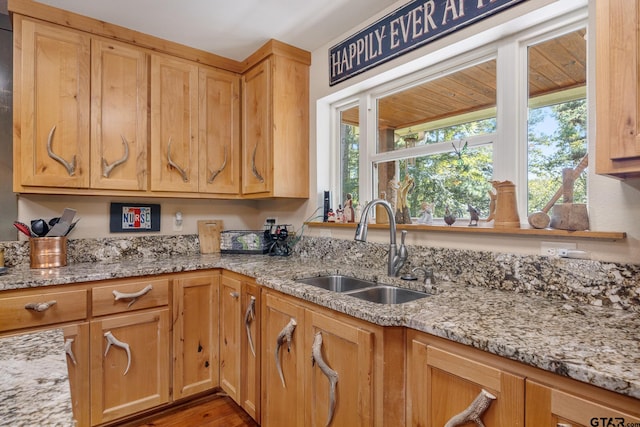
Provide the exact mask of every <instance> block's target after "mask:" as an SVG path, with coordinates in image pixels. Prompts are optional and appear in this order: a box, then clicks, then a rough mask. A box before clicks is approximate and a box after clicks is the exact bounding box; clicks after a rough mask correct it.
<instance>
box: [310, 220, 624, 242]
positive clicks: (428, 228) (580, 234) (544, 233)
mask: <svg viewBox="0 0 640 427" xmlns="http://www.w3.org/2000/svg"><path fill="white" fill-rule="evenodd" d="M305 224H306V225H307V227H317V228H352V229H354V231H355V228H356V225H357V224H355V223H346V224H345V223H335V222H307V223H305ZM397 227H398V230H411V231H424V232H434V231H435V232H443V233H465V234H501V235H509V236H527V237H528V236H532V237H545V238H547V237H549V238H554V237H558V238H565V239H566V238H571V239H597V240H612V241H615V240H624V239H626V238H627V233H625V232H619V231H590V230H586V231H568V230H554V229H550V228H544V229H537V228H529V227H527V228H494V227H488V226H486V225H485V226H483V225H479V226H477V227H469V226H467V225H453V226H448V225H424V224H398V226H397ZM369 228H371V229H385V228H388V225H386V224H369Z"/></svg>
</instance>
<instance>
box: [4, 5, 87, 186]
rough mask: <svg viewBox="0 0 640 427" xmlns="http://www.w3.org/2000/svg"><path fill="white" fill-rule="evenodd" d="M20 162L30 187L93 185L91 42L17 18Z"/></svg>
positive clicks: (70, 32) (22, 175) (23, 178)
mask: <svg viewBox="0 0 640 427" xmlns="http://www.w3.org/2000/svg"><path fill="white" fill-rule="evenodd" d="M16 22H18V27H17V28H16V29H17V30H19V29H20V23H21V27H22V30H21V31H17V33H16V40H15V41H14V43H15V44H14V45H15V49H16V58H17V60H16V61H15V66H14V79H15V82H16V83H15V84H16V87H17V88H18V89H17V91H16V93H15V94H14V107H15V112H14V114H15V117H16V120H15V125H16V132H14V139H15V141H16V144H14V145H15V151H16V153H15V155H14V158H15V159H16V162H15V163H16V164H19V165H20V166H19V167H20V180H19V181H20V183H21V184H22V185H25V186H43V187H74V188H87V187H88V186H89V90H90V79H89V63H90V39H89V37H88V36H86V35H84V34H83V33H80V32H76V31H73V30H68V29H64V28H61V27H57V26H53V25H48V24H44V23H40V22H33V21H30V20H28V19H20V18H18V19H17V21H16Z"/></svg>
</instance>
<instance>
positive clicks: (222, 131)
mask: <svg viewBox="0 0 640 427" xmlns="http://www.w3.org/2000/svg"><path fill="white" fill-rule="evenodd" d="M199 92H200V102H199V114H200V119H199V126H200V147H199V153H200V154H199V157H200V165H199V169H200V178H199V179H200V183H199V191H200V193H217V194H234V195H238V194H240V77H239V76H237V75H236V74H233V73H228V72H225V71H221V70H216V69H213V68H206V67H200V83H199Z"/></svg>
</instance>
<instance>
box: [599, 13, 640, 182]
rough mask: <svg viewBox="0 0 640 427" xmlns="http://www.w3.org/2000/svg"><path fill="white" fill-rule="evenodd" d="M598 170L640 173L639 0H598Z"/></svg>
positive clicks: (617, 174)
mask: <svg viewBox="0 0 640 427" xmlns="http://www.w3.org/2000/svg"><path fill="white" fill-rule="evenodd" d="M596 67H597V68H596V120H597V126H596V173H598V174H602V175H610V176H614V177H617V178H628V177H639V176H640V0H631V1H630V0H598V1H597V3H596Z"/></svg>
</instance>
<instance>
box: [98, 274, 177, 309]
mask: <svg viewBox="0 0 640 427" xmlns="http://www.w3.org/2000/svg"><path fill="white" fill-rule="evenodd" d="M91 295H92V297H91V300H92V307H93V308H92V311H91V312H92V314H93V315H94V316H104V315H107V314H114V313H122V312H127V311H133V310H141V309H143V308H152V307H160V306H163V305H167V304H168V303H169V279H157V280H134V281H132V280H126V281H124V280H123V281H118V282H115V283H111V284H109V285H108V286H97V287H95V288H93V290H92V293H91Z"/></svg>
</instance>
